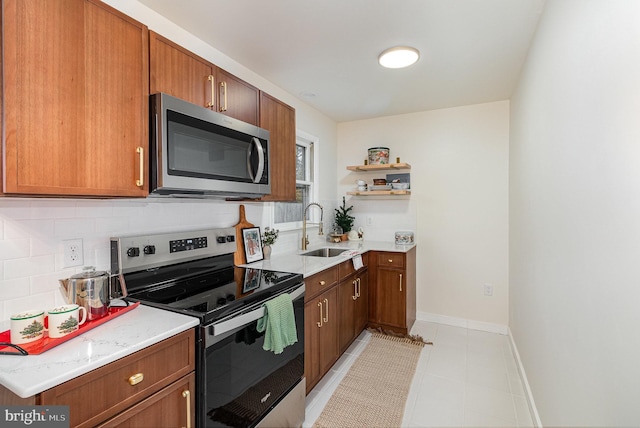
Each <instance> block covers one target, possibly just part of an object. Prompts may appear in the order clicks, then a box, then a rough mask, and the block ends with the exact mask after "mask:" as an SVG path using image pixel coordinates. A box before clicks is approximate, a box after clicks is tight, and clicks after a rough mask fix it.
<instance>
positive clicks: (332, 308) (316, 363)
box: [304, 286, 339, 394]
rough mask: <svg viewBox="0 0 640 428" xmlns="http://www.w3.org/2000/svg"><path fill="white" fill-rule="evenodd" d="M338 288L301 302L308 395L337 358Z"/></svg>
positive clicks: (332, 288) (334, 287)
mask: <svg viewBox="0 0 640 428" xmlns="http://www.w3.org/2000/svg"><path fill="white" fill-rule="evenodd" d="M338 356H339V353H338V289H337V287H336V286H333V287H331V288H330V289H328V290H327V291H325V292H323V293H322V294H320V295H318V296H316V297H313V298H311V299H310V300H308V301H307V302H306V303H305V305H304V373H305V377H306V378H307V394H308V393H309V391H311V389H313V387H314V386H315V385H316V384H317V383H318V381H320V379H322V376H324V374H325V373H326V372H327V371H328V370H329V369H330V368H331V366H332V365H333V363H335V362H336V360H337V359H338Z"/></svg>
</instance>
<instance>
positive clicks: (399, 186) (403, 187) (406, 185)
mask: <svg viewBox="0 0 640 428" xmlns="http://www.w3.org/2000/svg"><path fill="white" fill-rule="evenodd" d="M391 187H392V188H393V190H407V189H408V188H409V183H391Z"/></svg>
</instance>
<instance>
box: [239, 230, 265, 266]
mask: <svg viewBox="0 0 640 428" xmlns="http://www.w3.org/2000/svg"><path fill="white" fill-rule="evenodd" d="M242 242H243V243H244V255H245V258H246V260H247V263H252V262H257V261H260V260H264V254H263V253H262V239H261V238H260V228H259V227H247V228H244V229H242Z"/></svg>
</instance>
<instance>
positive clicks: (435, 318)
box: [416, 312, 509, 336]
mask: <svg viewBox="0 0 640 428" xmlns="http://www.w3.org/2000/svg"><path fill="white" fill-rule="evenodd" d="M416 319H418V320H420V321H427V322H435V323H438V324H445V325H452V326H454V327H463V328H470V329H471V330H480V331H487V332H489V333H498V334H504V335H505V336H506V335H507V334H509V327H507V326H506V325H502V324H494V323H490V322H483V321H475V320H468V319H465V318H457V317H450V316H447V315H439V314H432V313H430V312H417V313H416Z"/></svg>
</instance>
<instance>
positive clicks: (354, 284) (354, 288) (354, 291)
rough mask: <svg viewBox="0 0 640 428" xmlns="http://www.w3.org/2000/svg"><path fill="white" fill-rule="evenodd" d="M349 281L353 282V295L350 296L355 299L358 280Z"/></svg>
mask: <svg viewBox="0 0 640 428" xmlns="http://www.w3.org/2000/svg"><path fill="white" fill-rule="evenodd" d="M351 283H352V284H353V296H351V298H352V299H353V300H356V299H357V298H358V282H357V281H356V280H355V279H354V280H353V281H351Z"/></svg>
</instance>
